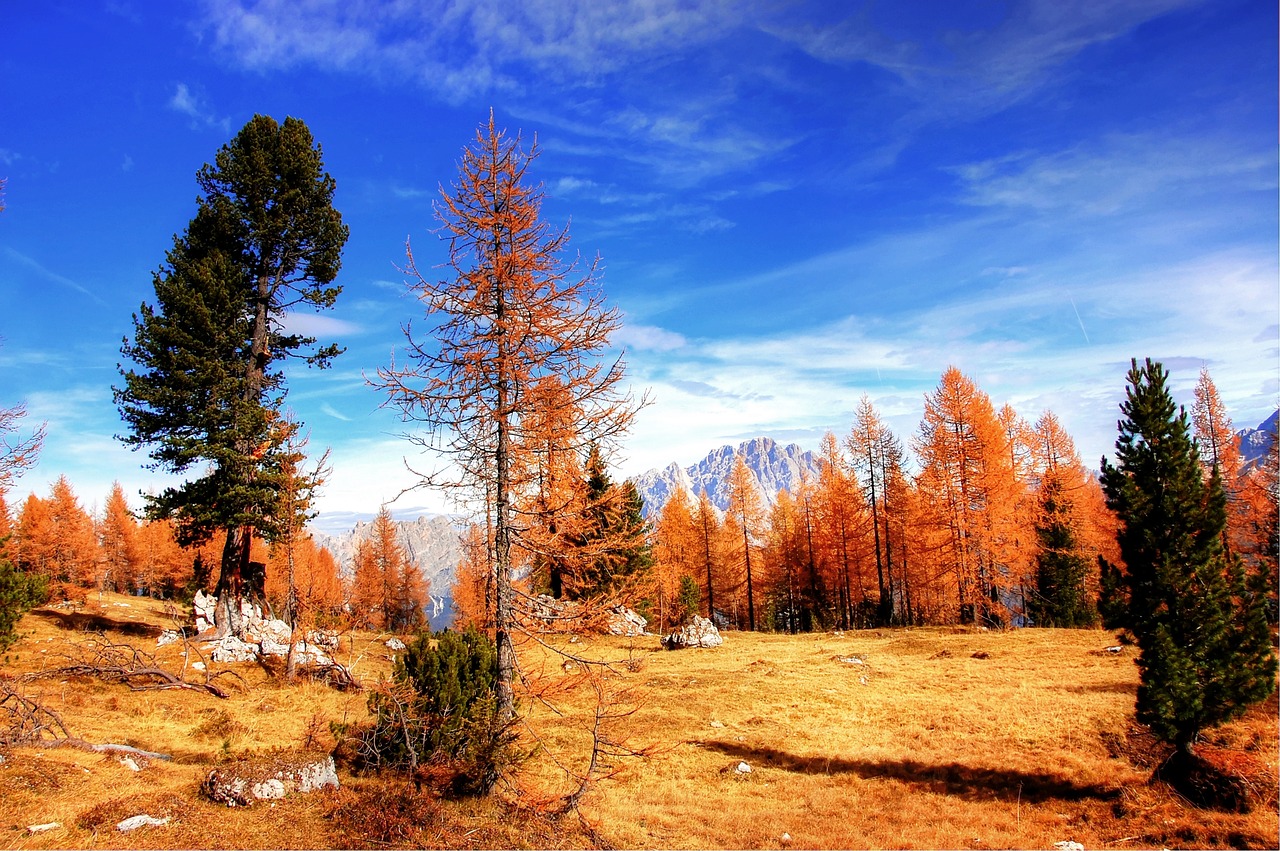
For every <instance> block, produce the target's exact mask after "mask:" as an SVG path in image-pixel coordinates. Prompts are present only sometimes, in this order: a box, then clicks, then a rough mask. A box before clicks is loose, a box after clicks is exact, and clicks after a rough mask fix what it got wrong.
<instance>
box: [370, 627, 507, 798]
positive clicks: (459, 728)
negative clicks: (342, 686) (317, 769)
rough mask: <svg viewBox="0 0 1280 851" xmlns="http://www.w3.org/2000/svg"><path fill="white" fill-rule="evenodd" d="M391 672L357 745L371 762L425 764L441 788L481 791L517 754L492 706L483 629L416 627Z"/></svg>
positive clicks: (491, 653)
mask: <svg viewBox="0 0 1280 851" xmlns="http://www.w3.org/2000/svg"><path fill="white" fill-rule="evenodd" d="M392 679H393V681H394V682H393V684H392V685H391V686H389V687H384V688H381V689H378V690H376V691H375V692H374V693H373V694H372V695H370V697H369V710H370V712H372V713H373V715H374V716H375V719H376V720H375V722H374V724H373V726H372V727H371V728H369V729H368V730H366V731H365V732H364V734H363V739H364V741H363V745H362V749H361V751H362V754H364V755H365V761H366V762H367V763H368V764H370V766H371V767H375V768H393V769H404V770H409V771H412V772H423V771H426V772H427V773H429V774H432V775H434V776H436V777H437V778H441V779H443V785H445V786H446V787H447V789H448V791H452V792H455V793H459V794H478V795H483V794H487V793H488V792H489V791H490V790H491V789H492V788H493V786H494V785H495V784H496V783H497V781H498V778H499V777H500V776H501V774H502V772H503V771H504V770H505V769H506V768H508V767H510V766H511V765H514V764H515V763H516V762H518V761H519V755H518V752H517V750H516V748H515V740H516V734H515V731H514V730H513V729H512V727H511V724H510V723H509V722H507V721H505V720H503V719H502V717H501V716H500V714H499V712H498V700H497V682H498V654H497V648H496V646H495V645H494V643H493V641H492V640H491V639H490V638H489V637H488V636H487V635H485V634H484V633H482V632H479V631H477V630H476V629H474V628H473V627H470V626H469V627H467V629H466V630H465V631H464V632H453V631H447V630H446V631H444V632H437V633H425V632H424V633H421V634H420V635H419V636H418V638H417V639H415V640H414V642H413V643H412V644H410V645H409V646H408V647H407V648H406V649H405V652H404V655H403V656H401V657H400V658H399V659H397V660H396V663H395V667H394V670H393V673H392Z"/></svg>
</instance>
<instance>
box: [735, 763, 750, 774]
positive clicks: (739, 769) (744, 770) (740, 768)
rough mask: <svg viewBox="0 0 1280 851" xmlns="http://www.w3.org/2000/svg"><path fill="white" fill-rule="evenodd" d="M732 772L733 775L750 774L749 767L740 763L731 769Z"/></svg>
mask: <svg viewBox="0 0 1280 851" xmlns="http://www.w3.org/2000/svg"><path fill="white" fill-rule="evenodd" d="M733 772H734V774H750V773H751V766H749V765H747V764H746V763H745V762H740V763H738V765H737V766H736V767H735V768H734V769H733Z"/></svg>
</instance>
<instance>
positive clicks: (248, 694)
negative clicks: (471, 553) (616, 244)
mask: <svg viewBox="0 0 1280 851" xmlns="http://www.w3.org/2000/svg"><path fill="white" fill-rule="evenodd" d="M87 610H89V611H100V612H102V613H104V614H107V615H109V616H110V617H112V618H115V619H127V620H136V621H145V622H148V623H152V624H156V625H165V626H172V625H173V616H174V614H175V613H174V612H173V611H172V609H171V608H166V606H165V604H162V603H158V602H153V601H148V600H140V599H137V598H127V597H121V596H117V595H110V594H108V595H103V596H102V598H101V599H99V598H97V597H96V596H93V597H91V598H90V602H89V605H88V607H87ZM20 630H21V632H22V633H23V638H22V639H21V640H20V641H19V642H18V643H17V644H16V645H14V646H13V647H12V648H10V650H9V652H8V654H7V655H8V660H7V661H6V662H4V663H3V665H0V675H3V676H5V677H10V678H20V677H22V675H24V674H28V673H33V672H38V671H42V670H50V669H53V668H56V667H59V666H61V665H64V664H66V659H65V658H64V657H65V656H67V655H73V656H74V655H76V654H77V653H80V652H83V650H82V649H77V648H84V647H86V646H87V645H88V643H89V642H102V641H104V640H106V641H111V642H123V641H128V642H131V643H134V644H135V645H136V646H138V647H139V648H141V649H143V650H145V651H146V652H148V653H154V654H155V655H156V659H157V661H158V662H159V663H160V664H161V665H163V666H164V667H165V668H167V669H168V670H171V671H174V672H178V671H181V670H182V669H183V664H184V662H186V661H189V660H190V659H192V658H194V657H185V658H184V657H183V656H182V655H181V654H182V653H183V645H182V644H181V643H175V644H169V645H166V646H164V647H160V648H156V646H155V645H156V642H155V639H144V638H130V637H127V636H125V635H123V634H117V633H115V632H108V633H106V634H105V635H103V634H94V633H84V632H76V631H71V630H67V629H63V628H62V627H60V626H58V625H56V624H55V623H54V622H53V621H51V620H49V619H47V618H43V617H40V616H38V615H36V614H29V615H27V616H26V618H24V620H23V621H22V623H21V625H20ZM385 638H386V636H378V635H373V634H365V633H355V634H349V635H345V636H343V639H342V645H341V650H340V652H339V654H338V661H340V662H342V663H343V664H346V665H348V666H349V667H350V668H351V670H352V671H353V673H354V674H355V676H356V677H357V678H358V679H359V680H360V681H362V682H363V683H365V684H373V683H376V682H377V681H378V680H379V678H382V677H386V676H387V675H388V674H389V671H390V666H391V660H390V653H391V651H389V650H388V649H387V648H386V646H385V644H384V643H383V642H384V640H385ZM1114 639H1115V636H1114V635H1112V634H1111V633H1107V632H1102V631H1065V630H1063V631H1059V630H1023V631H1009V632H995V631H991V632H986V631H979V630H969V629H947V628H930V629H895V630H877V631H865V632H848V633H844V634H839V633H821V634H813V635H805V636H780V635H764V634H745V633H734V632H730V633H726V634H725V643H724V646H723V647H721V648H718V649H715V650H686V651H679V652H663V651H659V650H657V639H656V638H654V637H645V638H639V639H626V638H612V637H610V638H597V639H583V640H581V641H575V642H572V643H570V642H569V640H568V639H566V638H564V637H557V636H546V637H543V638H542V641H540V642H530V643H528V644H527V645H526V646H525V647H524V648H523V649H522V652H521V664H522V670H523V673H524V675H525V681H526V687H527V692H526V693H525V694H524V696H523V697H522V699H521V709H522V712H524V713H525V715H526V716H527V717H528V719H529V724H528V727H527V729H526V731H525V737H526V738H525V742H526V746H527V747H529V748H530V749H531V750H533V751H534V754H533V756H532V757H531V758H530V760H529V761H528V762H527V763H526V765H525V767H524V769H523V770H522V772H521V773H520V774H519V777H518V779H517V780H516V781H515V782H514V783H511V784H507V785H506V786H504V787H502V791H501V793H500V794H498V795H496V796H494V797H492V798H490V799H486V800H470V801H448V800H442V799H437V798H435V797H434V796H432V795H429V794H419V793H418V792H417V791H416V790H415V789H414V787H413V786H412V785H411V784H409V783H407V782H405V781H402V780H398V779H396V778H394V777H389V776H384V777H377V776H370V777H354V776H352V775H351V774H350V773H349V772H348V771H347V770H345V769H344V768H342V767H341V766H340V769H339V775H340V777H341V780H342V783H343V788H342V790H341V791H339V792H336V793H322V794H316V795H308V796H297V797H293V798H288V799H285V800H283V801H279V802H276V803H274V804H271V803H260V804H257V805H255V806H253V807H248V808H236V809H227V808H225V807H222V806H220V805H215V804H213V803H210V802H208V801H207V800H204V799H203V798H201V796H200V794H199V785H200V781H201V780H202V778H203V777H204V775H205V773H206V772H207V771H208V770H209V769H210V768H211V767H213V766H215V765H217V764H220V763H222V762H225V761H227V760H233V759H236V758H239V757H244V756H251V755H254V754H266V753H269V752H272V751H276V750H282V749H283V750H321V751H327V750H330V749H332V748H333V747H334V744H335V743H334V740H333V737H332V735H331V734H330V731H329V722H330V721H360V720H363V719H364V718H365V717H366V708H365V700H366V698H365V695H364V694H360V693H353V692H340V691H337V690H334V689H332V688H330V687H328V686H326V685H324V684H321V683H312V682H300V683H297V684H287V683H285V682H283V681H282V680H281V679H280V678H279V677H277V676H274V675H273V674H272V673H271V672H269V671H267V670H264V669H263V668H262V667H260V666H258V665H257V664H250V663H246V664H239V665H215V666H211V667H213V668H214V669H218V670H221V669H226V670H232V671H235V672H236V673H237V674H238V675H239V677H240V678H241V681H232V680H231V679H230V678H227V677H222V678H220V679H219V680H218V682H219V683H220V684H221V685H223V686H224V687H225V688H226V689H227V691H228V692H229V697H228V698H227V699H225V700H224V699H219V698H217V697H215V696H212V695H209V694H205V693H200V692H195V691H186V690H167V691H140V692H135V691H130V690H129V689H128V688H127V687H126V686H124V685H113V684H108V683H104V682H102V681H100V680H97V679H88V678H82V677H57V678H42V679H35V680H30V681H25V682H17V683H12V681H11V683H12V684H14V685H16V686H17V687H19V688H20V689H21V690H22V692H23V693H24V694H26V695H27V696H30V697H35V698H38V699H39V700H40V701H41V702H42V703H43V704H44V705H45V706H46V707H47V708H49V709H51V710H53V711H55V712H56V713H57V714H58V715H59V717H60V718H61V720H62V721H63V723H64V724H65V725H66V727H67V729H68V730H69V731H70V732H71V734H72V735H73V736H76V737H78V738H81V739H84V740H86V741H89V742H99V743H101V742H112V743H123V744H128V745H132V746H135V747H138V748H142V749H144V750H148V751H157V752H162V753H166V754H170V755H172V757H173V759H172V760H171V761H162V760H140V762H142V763H144V764H142V765H141V770H140V771H134V770H132V769H131V768H130V767H128V766H126V765H125V764H123V763H122V761H121V760H120V758H119V757H118V756H116V755H109V754H107V755H104V754H101V753H92V752H87V751H83V750H76V749H71V748H65V747H64V748H47V747H45V748H37V747H22V748H13V749H10V750H8V751H7V752H5V753H4V757H5V760H4V762H3V764H0V844H2V845H3V846H4V847H8V848H258V847H297V848H304V847H311V848H324V847H369V848H381V847H422V846H427V847H456V848H493V847H500V848H516V847H571V848H575V847H614V848H974V849H987V848H1051V847H1053V845H1054V843H1056V842H1060V841H1072V842H1078V843H1080V844H1082V845H1083V846H1084V847H1085V848H1120V849H1132V848H1161V847H1169V848H1177V847H1253V848H1275V847H1277V846H1278V845H1280V835H1278V829H1277V788H1276V784H1277V771H1276V766H1277V763H1278V761H1280V753H1278V752H1277V738H1278V735H1277V709H1276V703H1275V698H1274V697H1273V698H1272V699H1271V700H1270V701H1269V702H1268V703H1267V704H1265V705H1262V706H1259V707H1255V708H1254V709H1253V710H1252V711H1251V712H1250V713H1249V714H1248V715H1247V716H1246V717H1245V718H1243V719H1241V720H1240V721H1237V722H1235V723H1233V724H1231V725H1228V726H1226V727H1223V728H1221V729H1218V730H1213V731H1209V732H1208V733H1207V734H1206V736H1205V741H1204V744H1203V745H1202V747H1201V750H1202V752H1203V753H1204V754H1205V755H1206V756H1208V757H1209V758H1211V759H1213V760H1215V761H1218V762H1221V763H1224V764H1228V765H1230V766H1231V767H1232V768H1233V769H1234V770H1235V771H1236V772H1237V773H1239V774H1240V775H1242V776H1243V777H1245V778H1246V779H1247V781H1248V782H1249V783H1250V784H1251V786H1252V788H1253V792H1254V797H1255V799H1256V803H1255V806H1254V808H1253V811H1252V812H1250V813H1248V814H1231V813H1219V812H1206V811H1202V810H1197V809H1195V808H1193V807H1191V806H1189V805H1188V804H1186V803H1185V802H1183V801H1182V800H1180V799H1179V798H1178V797H1177V795H1176V794H1175V793H1173V792H1172V791H1171V790H1170V789H1169V788H1168V787H1167V786H1164V785H1163V784H1160V783H1154V784H1152V783H1148V778H1149V777H1150V775H1151V772H1152V769H1153V768H1154V767H1155V765H1156V764H1157V763H1158V761H1159V758H1160V756H1161V754H1162V749H1161V747H1160V745H1159V744H1158V743H1156V742H1154V740H1152V739H1151V737H1150V736H1149V735H1147V734H1145V732H1144V731H1143V730H1141V729H1140V728H1138V727H1137V726H1136V725H1135V724H1134V722H1133V702H1134V695H1135V692H1136V688H1137V671H1136V668H1135V666H1134V662H1133V659H1134V651H1133V650H1132V649H1129V648H1126V649H1125V651H1124V652H1122V653H1119V654H1115V653H1109V652H1107V650H1106V648H1107V647H1108V646H1110V645H1113V644H1115V640H1114ZM551 645H555V647H552V646H551ZM556 648H559V649H562V650H564V651H567V652H569V653H571V654H573V655H574V656H577V657H579V658H594V659H608V660H612V661H613V662H614V664H613V665H612V666H611V667H610V668H609V669H608V670H606V671H604V672H602V673H600V674H599V675H597V676H595V677H585V676H584V674H583V671H584V667H583V665H582V664H580V663H579V662H574V661H572V660H568V659H566V658H565V657H564V656H562V655H560V654H559V653H557V652H555V649H556ZM194 673H195V672H193V671H191V670H190V669H189V668H188V669H187V677H188V679H192V678H193V674H194ZM197 679H198V678H197ZM601 695H604V699H603V702H602V700H601V697H600V696H601ZM598 710H599V711H600V712H601V713H603V714H604V715H605V716H617V717H606V718H605V720H604V721H603V722H602V725H601V729H602V730H603V731H604V732H605V734H606V735H607V736H608V737H609V738H610V739H611V740H612V741H614V742H618V743H621V745H622V746H623V747H624V748H625V749H629V750H634V751H638V752H642V753H643V755H642V756H638V757H636V756H616V757H608V756H606V757H605V758H604V759H603V761H602V762H601V763H600V764H598V766H597V767H598V768H599V769H601V773H604V774H609V775H610V776H607V777H603V778H602V779H600V780H598V781H597V782H595V783H594V784H593V785H592V786H591V788H590V790H589V791H588V792H587V794H586V795H585V797H584V798H583V799H582V801H581V806H580V809H579V814H577V815H572V814H571V815H567V816H561V817H554V816H550V815H547V814H546V810H547V809H548V802H550V801H553V800H554V799H555V797H556V796H557V795H560V794H563V793H565V792H566V791H568V790H569V789H570V788H572V786H573V783H572V781H571V780H569V779H568V778H567V777H566V775H565V773H564V771H563V770H562V769H567V770H568V771H570V772H581V770H582V769H583V768H584V766H585V764H586V761H587V759H588V757H589V755H590V742H591V734H590V730H591V728H592V726H593V721H594V719H595V718H596V716H597V711H598ZM535 745H536V748H535ZM742 763H745V764H746V765H747V766H749V768H750V771H749V772H741V771H740V770H739V765H740V764H742ZM139 813H146V814H149V815H152V816H156V817H165V816H168V817H169V818H170V821H169V823H167V824H165V825H163V826H158V827H145V828H141V829H139V830H137V831H135V832H132V833H127V834H126V833H119V832H117V831H116V830H115V824H116V823H117V822H119V821H120V820H121V819H123V818H126V817H128V816H132V815H137V814H139ZM49 822H59V823H60V824H61V826H60V827H58V828H54V829H51V830H48V831H46V832H41V833H34V834H33V833H31V832H29V831H28V827H29V826H32V825H39V824H46V823H49Z"/></svg>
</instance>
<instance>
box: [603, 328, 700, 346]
mask: <svg viewBox="0 0 1280 851" xmlns="http://www.w3.org/2000/svg"><path fill="white" fill-rule="evenodd" d="M613 342H614V343H615V344H617V345H620V346H625V347H627V348H628V349H632V350H637V351H645V350H652V351H660V352H670V351H674V350H676V349H680V348H683V347H684V346H685V343H686V340H685V338H684V337H683V336H682V335H680V334H677V333H675V332H674V331H668V330H666V329H665V328H658V327H657V326H654V325H623V326H622V327H621V328H619V329H618V330H617V331H616V332H615V333H614V335H613Z"/></svg>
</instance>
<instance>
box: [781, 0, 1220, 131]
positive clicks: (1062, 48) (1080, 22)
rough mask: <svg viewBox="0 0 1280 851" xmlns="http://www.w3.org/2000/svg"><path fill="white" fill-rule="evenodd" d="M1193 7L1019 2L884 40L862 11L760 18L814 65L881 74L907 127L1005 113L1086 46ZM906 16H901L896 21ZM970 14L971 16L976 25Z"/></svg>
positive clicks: (917, 26)
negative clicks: (824, 20) (817, 18)
mask: <svg viewBox="0 0 1280 851" xmlns="http://www.w3.org/2000/svg"><path fill="white" fill-rule="evenodd" d="M1201 2H1202V0H1116V2H1107V3H1085V4H1074V5H1072V6H1071V7H1070V8H1069V9H1068V8H1067V7H1064V6H1063V5H1062V4H1061V3H1057V2H1054V0H1024V2H1016V3H1010V4H1007V6H1001V7H999V8H1000V9H1001V11H1002V12H1003V14H1001V15H1000V17H999V19H998V20H992V21H990V22H989V23H988V24H987V25H985V26H983V25H980V24H972V23H971V24H970V25H969V26H970V28H969V29H962V28H958V27H957V28H939V25H938V24H936V23H935V22H934V21H932V20H929V19H928V18H926V17H925V16H917V17H916V18H915V19H904V20H897V21H895V24H896V25H897V26H895V27H894V29H895V31H896V32H898V33H901V34H900V35H895V36H890V35H888V34H887V33H886V31H885V28H884V27H883V26H881V25H879V24H878V23H877V21H876V19H875V16H874V15H873V14H872V12H873V11H874V10H873V7H871V6H866V7H863V8H862V9H861V10H859V11H857V12H854V13H853V14H851V15H850V16H849V17H847V18H845V19H844V20H843V21H841V22H839V23H837V24H835V25H825V26H817V25H814V24H809V23H804V22H799V23H797V22H795V21H791V20H786V19H779V20H775V21H768V22H766V23H765V24H764V27H765V28H766V29H767V30H768V31H769V32H770V33H772V34H773V35H775V36H777V37H778V38H781V39H783V40H786V41H789V42H791V43H793V44H795V45H796V46H797V47H798V48H799V49H801V50H803V51H804V52H805V53H807V54H809V55H810V56H812V57H814V58H815V59H818V60H820V61H823V62H827V63H830V64H834V65H843V66H851V65H854V64H857V63H865V64H866V65H869V66H873V67H875V68H878V69H881V70H882V71H885V72H888V73H889V74H891V75H893V77H895V78H896V79H897V80H898V82H899V85H900V92H901V94H902V95H905V96H906V97H909V98H911V99H912V100H913V101H914V102H915V104H916V106H915V113H914V114H913V115H910V116H907V117H906V119H905V120H906V122H907V123H912V122H916V123H929V122H931V121H935V120H940V119H941V120H956V119H961V120H966V121H967V120H971V119H973V118H975V117H977V116H980V115H986V114H990V113H992V112H995V111H998V110H1001V109H1006V108H1008V107H1009V106H1012V105H1014V104H1015V103H1018V102H1019V101H1022V100H1024V99H1025V98H1028V97H1030V96H1032V95H1033V94H1036V93H1037V92H1039V91H1041V90H1042V89H1043V88H1044V87H1045V86H1046V85H1050V84H1052V83H1053V82H1054V81H1055V79H1056V77H1055V75H1054V74H1053V73H1051V72H1054V71H1056V70H1058V69H1060V68H1061V67H1062V66H1063V65H1065V64H1066V63H1067V62H1068V61H1069V60H1070V59H1072V58H1073V57H1075V56H1077V55H1079V54H1080V53H1081V52H1082V51H1084V50H1087V49H1088V48H1090V47H1092V46H1094V45H1098V44H1102V43H1105V42H1109V41H1112V40H1113V39H1116V38H1119V37H1121V36H1123V35H1125V34H1126V33H1128V32H1131V31H1132V30H1134V29H1135V28H1137V27H1139V26H1141V25H1142V24H1144V23H1147V22H1148V21H1151V20H1154V19H1156V18H1159V17H1161V16H1163V15H1166V14H1168V13H1170V12H1174V11H1177V10H1179V9H1184V8H1189V7H1192V6H1195V5H1198V4H1199V3H1201ZM910 14H911V13H910V12H906V11H904V12H903V15H904V18H905V16H908V15H910ZM977 18H978V16H975V19H977Z"/></svg>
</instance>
